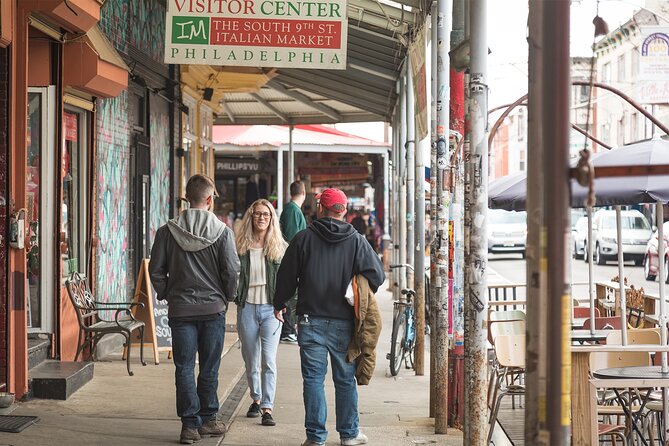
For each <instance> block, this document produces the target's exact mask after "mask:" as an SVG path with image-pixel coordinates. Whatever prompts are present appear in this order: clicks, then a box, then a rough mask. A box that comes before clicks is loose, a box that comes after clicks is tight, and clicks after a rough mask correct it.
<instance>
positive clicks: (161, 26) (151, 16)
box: [128, 0, 166, 63]
mask: <svg viewBox="0 0 669 446" xmlns="http://www.w3.org/2000/svg"><path fill="white" fill-rule="evenodd" d="M165 14H166V10H165V6H164V5H162V4H160V2H158V1H156V0H144V1H136V0H135V1H132V2H130V17H132V25H133V26H132V29H131V30H130V35H129V36H128V40H129V42H130V44H131V45H132V46H134V47H135V48H137V49H138V50H140V51H141V52H143V53H144V54H147V55H148V56H150V57H151V58H152V59H153V60H155V61H156V62H161V63H162V62H163V56H164V49H165Z"/></svg>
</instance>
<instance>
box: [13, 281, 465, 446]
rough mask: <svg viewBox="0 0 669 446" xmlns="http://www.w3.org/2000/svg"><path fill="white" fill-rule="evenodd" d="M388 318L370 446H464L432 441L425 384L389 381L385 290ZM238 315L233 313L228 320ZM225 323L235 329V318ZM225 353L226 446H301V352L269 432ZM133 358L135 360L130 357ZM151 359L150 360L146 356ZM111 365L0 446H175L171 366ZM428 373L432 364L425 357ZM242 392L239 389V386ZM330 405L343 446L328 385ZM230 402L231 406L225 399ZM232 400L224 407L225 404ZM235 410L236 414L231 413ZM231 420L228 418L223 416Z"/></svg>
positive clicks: (365, 390) (372, 396) (282, 369)
mask: <svg viewBox="0 0 669 446" xmlns="http://www.w3.org/2000/svg"><path fill="white" fill-rule="evenodd" d="M377 299H378V301H379V305H380V308H381V311H382V314H383V322H384V327H383V333H382V335H381V339H380V340H379V346H378V351H377V366H376V373H375V375H374V377H373V379H372V381H371V383H370V385H369V386H361V387H359V388H358V389H359V393H360V395H359V401H360V402H359V409H360V425H361V429H362V431H363V432H364V433H365V434H366V435H367V436H368V437H369V444H371V445H383V446H386V445H415V444H436V445H457V446H460V445H462V433H461V432H459V431H456V430H454V429H453V430H451V431H450V433H449V434H448V435H434V433H433V432H434V420H432V419H430V418H428V417H427V415H428V410H429V408H428V399H429V378H428V376H421V377H418V376H415V375H414V374H413V371H411V370H402V371H400V374H399V376H398V377H391V376H390V373H389V370H388V361H387V360H386V359H385V357H386V353H387V352H388V351H389V348H390V332H391V329H392V322H391V318H392V298H391V295H390V293H388V292H387V291H385V286H383V287H382V288H381V291H379V293H378V295H377ZM231 313H233V312H231ZM229 317H230V319H229V320H228V323H231V322H234V318H233V317H234V316H233V314H230V315H229ZM226 350H227V353H226V354H225V357H224V358H223V361H222V365H221V374H220V384H219V396H220V398H221V404H222V410H226V411H227V413H226V414H224V415H223V418H227V417H229V416H233V415H235V413H237V411H238V414H237V415H236V417H234V418H233V422H232V424H231V426H230V430H229V432H228V434H227V436H226V438H225V440H224V441H223V442H222V444H223V445H238V446H251V445H279V444H281V445H295V446H297V445H300V444H301V443H302V441H304V439H305V435H304V427H303V426H304V409H303V404H302V379H301V375H300V361H299V348H298V347H297V346H294V345H286V344H281V345H280V347H279V355H278V356H279V357H278V370H279V378H278V383H277V395H276V402H275V408H274V418H275V420H276V421H277V426H275V427H264V426H261V425H260V424H259V422H260V421H259V419H258V418H255V419H249V418H246V417H245V414H246V408H247V407H248V405H249V404H250V398H249V397H248V389H247V388H246V386H245V385H244V382H245V379H244V375H243V361H242V359H241V353H240V349H239V344H238V342H237V335H236V333H228V334H227V335H226ZM133 356H134V355H133ZM147 356H149V355H147ZM109 359H110V361H109V362H96V363H95V377H94V379H93V381H91V382H90V383H88V384H87V385H86V386H84V387H83V388H82V389H80V390H79V391H78V392H77V393H75V394H74V395H73V396H72V397H71V398H70V399H69V400H68V401H49V400H32V401H29V402H26V403H20V404H19V405H18V408H17V409H16V410H15V411H14V412H13V413H12V414H13V415H37V416H39V417H40V419H41V420H40V421H39V423H37V424H35V425H33V426H31V427H28V428H27V429H26V430H24V431H23V432H21V433H19V434H9V433H0V445H2V444H12V445H15V446H23V445H26V446H27V445H46V444H49V445H54V446H60V445H77V444H90V445H96V446H97V445H101V446H107V445H109V446H112V445H114V446H117V445H155V444H178V438H179V431H180V427H181V424H180V422H179V420H178V418H177V417H176V412H175V402H174V366H173V364H172V361H171V360H168V359H167V358H166V355H165V354H162V355H161V361H160V365H157V366H156V365H154V364H153V363H152V362H151V363H149V365H147V366H146V367H142V366H141V365H139V363H138V362H137V361H136V362H135V364H134V366H133V370H134V371H135V376H132V377H130V376H128V375H127V373H125V364H124V363H123V362H122V361H121V359H120V353H119V354H117V355H114V357H112V358H109ZM425 364H426V372H429V356H428V355H426V357H425ZM240 378H241V384H240V386H241V387H240V386H237V389H235V385H236V384H237V383H238V382H240ZM326 392H327V398H328V403H329V404H328V414H329V418H328V430H329V439H328V443H327V444H328V445H336V444H339V436H338V434H337V432H336V430H335V419H334V413H335V411H334V388H333V385H332V380H331V377H330V376H328V378H327V380H326ZM240 396H241V402H239V404H237V402H238V400H239V397H240ZM228 397H229V398H228ZM226 400H227V401H226ZM231 404H232V407H231ZM226 415H227V416H226ZM219 440H220V439H217V438H203V440H202V441H200V442H199V443H197V444H198V445H201V446H207V445H212V446H213V445H217V444H219Z"/></svg>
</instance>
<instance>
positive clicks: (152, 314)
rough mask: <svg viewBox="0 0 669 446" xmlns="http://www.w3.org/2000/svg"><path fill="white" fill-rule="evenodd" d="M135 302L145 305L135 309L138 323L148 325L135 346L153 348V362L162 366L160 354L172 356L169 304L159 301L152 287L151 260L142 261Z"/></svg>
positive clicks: (135, 340) (136, 285)
mask: <svg viewBox="0 0 669 446" xmlns="http://www.w3.org/2000/svg"><path fill="white" fill-rule="evenodd" d="M133 302H140V303H143V304H144V307H143V308H140V307H138V306H137V307H133V316H135V319H137V320H138V321H143V322H144V323H145V324H146V326H145V328H144V339H143V340H140V339H139V335H137V338H136V339H133V345H137V346H139V345H141V344H142V343H143V344H150V345H151V347H152V348H153V360H154V362H155V363H156V364H160V358H159V357H158V352H160V351H168V352H169V356H168V357H171V356H172V331H171V330H170V327H169V325H168V319H167V302H165V301H161V300H158V299H157V295H156V293H155V292H154V291H153V287H152V286H151V279H150V277H149V259H143V260H142V266H141V268H140V269H139V275H138V276H137V283H136V284H135V295H134V298H133ZM126 354H127V351H126V350H124V352H123V359H125V356H126Z"/></svg>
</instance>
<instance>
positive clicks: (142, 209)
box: [129, 134, 151, 292]
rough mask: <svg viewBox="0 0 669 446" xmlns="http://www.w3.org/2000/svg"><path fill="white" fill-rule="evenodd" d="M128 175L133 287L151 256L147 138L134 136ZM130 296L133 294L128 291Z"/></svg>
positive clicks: (148, 150) (149, 168)
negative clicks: (130, 169) (143, 265)
mask: <svg viewBox="0 0 669 446" xmlns="http://www.w3.org/2000/svg"><path fill="white" fill-rule="evenodd" d="M133 158H134V160H131V161H132V175H131V182H132V184H131V203H130V223H131V225H130V226H131V228H132V229H131V232H132V233H131V238H132V240H131V252H130V261H131V263H130V264H131V265H132V274H133V275H132V280H130V281H129V283H130V284H131V286H133V287H134V283H135V280H136V279H137V274H138V273H139V268H140V266H141V262H142V259H144V258H147V259H148V258H149V256H150V255H151V240H150V226H149V225H150V218H149V216H150V201H151V200H150V197H151V146H150V142H149V138H148V137H146V136H144V135H140V134H136V135H135V141H134V144H133ZM130 291H131V292H132V290H130Z"/></svg>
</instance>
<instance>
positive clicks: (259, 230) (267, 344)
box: [235, 200, 288, 426]
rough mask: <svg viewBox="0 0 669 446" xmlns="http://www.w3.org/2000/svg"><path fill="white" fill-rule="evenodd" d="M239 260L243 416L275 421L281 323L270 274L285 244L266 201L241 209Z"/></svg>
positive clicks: (273, 274)
mask: <svg viewBox="0 0 669 446" xmlns="http://www.w3.org/2000/svg"><path fill="white" fill-rule="evenodd" d="M236 239H237V251H238V253H239V260H240V263H241V273H240V276H239V287H238V289H237V297H236V299H235V302H236V303H237V305H238V308H237V330H238V332H239V338H240V340H241V344H242V357H243V358H244V363H245V365H246V379H247V381H248V384H249V390H250V393H251V399H252V400H253V402H252V403H251V406H250V407H249V410H248V412H247V413H246V416H247V417H249V418H256V417H259V416H261V415H262V425H263V426H274V425H276V423H275V421H274V419H273V418H272V407H273V404H274V394H275V391H276V351H277V348H278V346H279V338H280V337H281V323H280V322H278V321H277V320H276V319H275V318H274V307H273V306H272V303H273V301H274V291H275V289H276V286H275V285H276V273H277V271H278V270H279V265H280V264H281V259H282V257H283V253H284V252H285V250H286V247H287V246H288V245H287V243H286V242H285V241H284V239H283V236H282V235H281V228H280V226H279V219H278V218H277V216H276V212H274V207H273V206H272V205H271V204H270V202H269V201H267V200H257V201H255V202H254V203H253V204H252V205H251V207H250V208H249V209H248V210H247V211H246V213H245V214H244V218H243V219H242V222H241V226H240V230H239V231H237V237H236Z"/></svg>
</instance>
